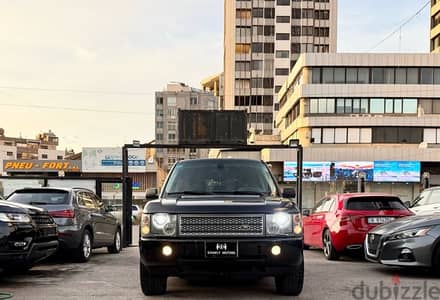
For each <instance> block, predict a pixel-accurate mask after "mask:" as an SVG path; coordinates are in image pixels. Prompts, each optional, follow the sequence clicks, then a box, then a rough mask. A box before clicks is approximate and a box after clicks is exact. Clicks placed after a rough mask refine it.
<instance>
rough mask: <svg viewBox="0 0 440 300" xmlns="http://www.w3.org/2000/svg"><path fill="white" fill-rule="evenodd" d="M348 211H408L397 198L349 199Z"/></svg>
mask: <svg viewBox="0 0 440 300" xmlns="http://www.w3.org/2000/svg"><path fill="white" fill-rule="evenodd" d="M346 209H348V210H407V208H406V207H405V206H404V205H403V203H402V201H400V199H399V198H396V197H356V198H352V199H349V200H348V201H347V204H346Z"/></svg>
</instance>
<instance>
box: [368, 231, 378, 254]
mask: <svg viewBox="0 0 440 300" xmlns="http://www.w3.org/2000/svg"><path fill="white" fill-rule="evenodd" d="M371 237H374V240H373V241H371ZM380 240H381V235H380V234H373V233H369V234H368V236H367V247H368V252H369V253H371V254H373V255H376V254H377V250H378V248H379V245H380Z"/></svg>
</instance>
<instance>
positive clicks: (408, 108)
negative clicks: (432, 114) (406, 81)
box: [402, 99, 417, 114]
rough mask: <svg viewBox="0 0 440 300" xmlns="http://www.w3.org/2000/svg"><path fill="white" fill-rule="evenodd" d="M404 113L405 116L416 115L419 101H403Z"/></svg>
mask: <svg viewBox="0 0 440 300" xmlns="http://www.w3.org/2000/svg"><path fill="white" fill-rule="evenodd" d="M402 112H403V113H404V114H416V113H417V99H403V106H402Z"/></svg>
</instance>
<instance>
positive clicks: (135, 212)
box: [109, 204, 142, 224]
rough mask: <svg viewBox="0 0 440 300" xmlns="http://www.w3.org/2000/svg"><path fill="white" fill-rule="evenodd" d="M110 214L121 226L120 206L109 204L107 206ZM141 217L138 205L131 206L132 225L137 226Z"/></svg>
mask: <svg viewBox="0 0 440 300" xmlns="http://www.w3.org/2000/svg"><path fill="white" fill-rule="evenodd" d="M109 210H110V213H111V214H112V215H113V216H115V217H116V219H118V221H119V222H120V223H121V224H122V204H111V205H109ZM141 215H142V210H141V209H140V207H139V205H132V206H131V221H132V223H133V224H139V221H140V218H141Z"/></svg>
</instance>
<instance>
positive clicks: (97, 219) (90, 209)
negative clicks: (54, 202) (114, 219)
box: [79, 191, 105, 247]
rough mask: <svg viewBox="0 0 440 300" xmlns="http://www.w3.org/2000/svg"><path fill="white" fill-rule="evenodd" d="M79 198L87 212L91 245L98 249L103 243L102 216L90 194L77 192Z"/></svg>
mask: <svg viewBox="0 0 440 300" xmlns="http://www.w3.org/2000/svg"><path fill="white" fill-rule="evenodd" d="M79 197H80V199H81V202H82V206H83V208H84V209H86V210H87V213H88V214H89V219H90V222H91V223H92V227H93V245H94V246H95V247H98V246H100V245H102V244H103V243H104V242H105V235H104V216H103V215H102V213H101V212H100V210H99V208H98V206H97V204H96V201H95V199H94V197H93V194H92V193H90V192H89V191H81V192H79Z"/></svg>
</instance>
